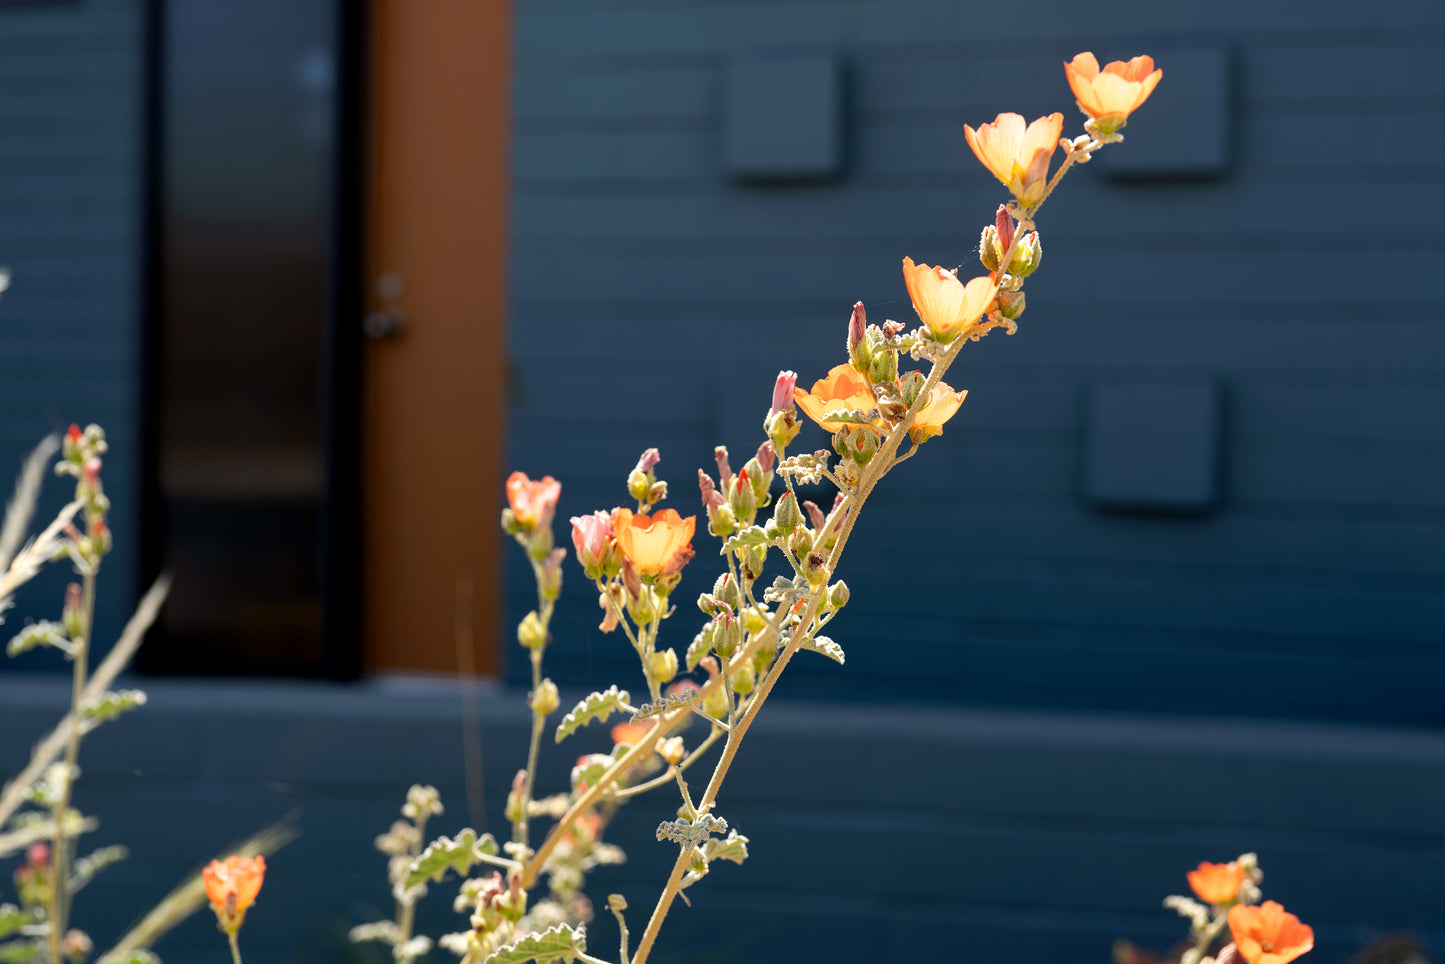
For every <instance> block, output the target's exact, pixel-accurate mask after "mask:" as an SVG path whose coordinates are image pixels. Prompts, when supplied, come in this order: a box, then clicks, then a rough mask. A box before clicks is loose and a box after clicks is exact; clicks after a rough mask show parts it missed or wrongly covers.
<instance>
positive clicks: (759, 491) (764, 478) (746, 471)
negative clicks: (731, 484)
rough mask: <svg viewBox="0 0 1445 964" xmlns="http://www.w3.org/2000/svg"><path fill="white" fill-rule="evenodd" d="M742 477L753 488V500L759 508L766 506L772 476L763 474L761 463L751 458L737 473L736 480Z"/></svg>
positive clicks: (768, 473)
mask: <svg viewBox="0 0 1445 964" xmlns="http://www.w3.org/2000/svg"><path fill="white" fill-rule="evenodd" d="M744 475H746V476H747V478H748V484H749V485H751V486H752V487H753V499H754V500H755V501H756V502H757V504H758V505H760V506H761V505H767V504H768V501H769V498H770V496H769V493H768V486H769V485H770V484H771V483H772V481H773V474H772V473H771V472H764V471H763V466H762V463H760V462H759V461H758V460H757V459H756V458H751V459H748V464H747V465H745V466H743V470H742V472H740V473H738V478H742V477H743V476H744Z"/></svg>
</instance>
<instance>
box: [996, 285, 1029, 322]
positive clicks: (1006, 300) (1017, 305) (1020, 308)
mask: <svg viewBox="0 0 1445 964" xmlns="http://www.w3.org/2000/svg"><path fill="white" fill-rule="evenodd" d="M998 313H999V314H1001V315H1003V316H1004V317H1005V318H1007V319H1008V320H1009V321H1013V320H1014V319H1015V318H1017V317H1018V316H1019V315H1021V314H1023V313H1024V293H1023V292H1022V291H1000V292H999V293H998Z"/></svg>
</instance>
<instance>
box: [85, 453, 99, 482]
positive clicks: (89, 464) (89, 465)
mask: <svg viewBox="0 0 1445 964" xmlns="http://www.w3.org/2000/svg"><path fill="white" fill-rule="evenodd" d="M80 471H81V474H82V475H83V476H84V478H85V481H86V482H88V483H89V484H91V485H94V484H95V480H96V479H98V478H100V459H98V458H95V457H94V456H91V457H90V458H88V459H86V460H85V465H84V466H82V467H81V470H80Z"/></svg>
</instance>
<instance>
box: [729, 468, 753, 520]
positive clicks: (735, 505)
mask: <svg viewBox="0 0 1445 964" xmlns="http://www.w3.org/2000/svg"><path fill="white" fill-rule="evenodd" d="M728 505H730V506H732V510H733V514H734V515H735V516H737V517H738V520H739V521H740V522H742V524H743V525H749V526H750V525H752V524H753V518H754V517H755V516H756V515H757V514H758V497H757V495H756V494H755V493H754V491H753V485H752V480H751V479H750V478H749V477H748V470H747V469H746V468H745V469H743V470H742V471H741V472H739V473H738V476H737V478H736V479H734V480H733V484H732V486H731V487H730V490H729V492H728Z"/></svg>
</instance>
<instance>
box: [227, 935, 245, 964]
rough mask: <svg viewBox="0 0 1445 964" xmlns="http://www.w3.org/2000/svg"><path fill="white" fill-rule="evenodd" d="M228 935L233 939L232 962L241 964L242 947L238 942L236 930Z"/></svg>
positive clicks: (232, 963)
mask: <svg viewBox="0 0 1445 964" xmlns="http://www.w3.org/2000/svg"><path fill="white" fill-rule="evenodd" d="M226 936H227V937H229V938H230V939H231V964H241V947H240V945H239V944H237V943H236V932H235V931H231V932H230V933H229V934H227V935H226Z"/></svg>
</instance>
